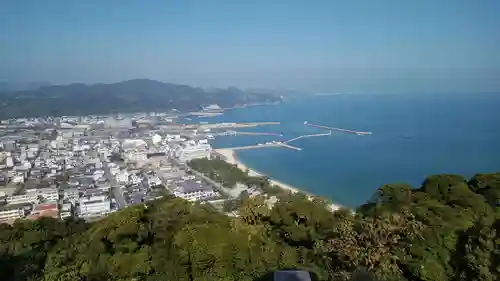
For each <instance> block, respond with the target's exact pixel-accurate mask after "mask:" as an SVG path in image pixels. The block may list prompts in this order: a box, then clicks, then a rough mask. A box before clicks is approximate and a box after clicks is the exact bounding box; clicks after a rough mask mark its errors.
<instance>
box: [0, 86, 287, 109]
mask: <svg viewBox="0 0 500 281" xmlns="http://www.w3.org/2000/svg"><path fill="white" fill-rule="evenodd" d="M279 101H281V99H280V98H279V96H277V95H273V94H266V93H253V92H250V91H243V90H240V89H238V88H234V87H230V88H227V89H215V90H211V91H206V90H203V89H201V88H195V87H190V86H186V85H178V84H170V83H163V82H159V81H154V80H148V79H134V80H128V81H123V82H119V83H113V84H95V85H86V84H70V85H62V86H42V87H39V88H37V89H33V90H22V91H8V92H3V93H0V119H5V118H14V117H35V116H61V115H87V114H107V113H113V112H138V111H167V110H170V109H177V110H179V111H189V110H197V109H200V108H201V107H202V106H205V105H208V104H218V105H219V106H220V107H222V108H228V107H234V106H239V105H245V104H256V103H274V102H279Z"/></svg>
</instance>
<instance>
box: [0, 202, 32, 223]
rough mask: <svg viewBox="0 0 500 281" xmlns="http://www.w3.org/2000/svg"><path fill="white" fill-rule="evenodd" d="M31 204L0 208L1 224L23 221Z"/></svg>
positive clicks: (10, 205) (9, 205)
mask: <svg viewBox="0 0 500 281" xmlns="http://www.w3.org/2000/svg"><path fill="white" fill-rule="evenodd" d="M29 206H31V205H30V204H8V205H4V206H0V223H12V222H14V221H15V220H17V219H22V218H24V217H25V215H26V209H27V208H29Z"/></svg>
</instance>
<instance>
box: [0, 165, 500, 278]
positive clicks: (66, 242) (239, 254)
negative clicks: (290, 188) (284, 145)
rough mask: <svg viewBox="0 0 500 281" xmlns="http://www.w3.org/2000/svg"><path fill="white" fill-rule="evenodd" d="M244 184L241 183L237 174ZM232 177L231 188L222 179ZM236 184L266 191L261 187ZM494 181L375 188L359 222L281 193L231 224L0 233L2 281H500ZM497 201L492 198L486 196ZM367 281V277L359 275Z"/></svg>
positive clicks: (447, 178)
mask: <svg viewBox="0 0 500 281" xmlns="http://www.w3.org/2000/svg"><path fill="white" fill-rule="evenodd" d="M243 174H245V173H243ZM228 178H230V177H229V176H228ZM240 180H242V181H243V182H247V183H248V184H251V185H254V186H255V185H258V184H260V183H262V186H266V187H267V186H268V184H267V182H268V181H267V180H266V179H265V178H262V179H257V178H249V177H248V175H246V176H245V177H244V178H243V179H239V178H238V181H240ZM497 188H498V174H488V175H486V174H481V175H476V176H475V177H473V178H472V179H471V180H470V181H468V182H467V181H466V180H465V179H463V178H462V177H459V176H454V175H435V176H431V177H429V178H427V179H426V180H425V181H424V183H423V184H422V186H421V187H419V188H417V189H413V188H411V187H410V186H408V185H402V184H392V185H384V186H382V187H381V188H380V189H379V190H377V192H376V193H375V195H374V196H373V198H372V199H371V200H370V201H369V202H367V203H366V204H365V205H363V206H360V208H359V209H358V211H357V212H356V213H354V212H351V211H349V210H344V209H342V210H339V211H336V212H334V213H331V211H330V210H329V209H328V202H327V200H322V199H321V198H319V199H317V198H309V197H308V196H305V195H303V194H289V193H283V194H281V195H280V196H279V197H278V201H277V202H275V203H274V204H272V203H270V201H269V200H268V197H267V196H254V197H249V196H242V198H239V199H238V200H236V201H234V202H233V203H234V205H232V206H230V207H231V209H233V210H234V209H237V213H238V214H239V216H238V217H233V216H226V215H224V214H223V213H220V212H218V211H216V210H215V209H213V208H210V207H209V206H208V205H203V204H196V203H195V204H192V203H189V202H187V201H185V200H182V199H179V198H174V197H170V196H168V197H165V198H163V199H160V200H155V201H152V202H149V203H147V204H146V205H138V206H133V207H129V208H127V209H125V210H122V211H120V212H117V213H114V214H112V215H110V216H109V217H107V218H105V219H103V220H101V221H99V222H95V223H84V222H82V221H75V220H68V221H59V220H54V219H46V218H43V219H40V220H37V221H17V222H16V223H14V224H13V225H6V224H3V225H0V274H1V276H2V280H7V281H10V280H12V281H20V280H43V281H56V280H57V281H66V280H68V281H69V280H81V281H83V280H85V281H94V280H95V281H101V280H111V281H114V280H116V281H131V280H144V281H150V280H151V281H153V280H154V281H157V280H158V281H159V280H190V281H191V280H194V281H204V280H207V281H208V280H224V281H225V280H227V281H229V280H231V281H232V280H243V281H245V280H248V281H250V280H258V279H259V278H260V277H261V276H263V275H265V274H266V273H268V272H269V271H272V270H276V269H282V268H301V269H306V270H309V271H312V272H314V273H316V275H317V276H318V277H319V279H320V280H352V278H356V275H360V272H364V270H366V271H368V272H370V273H371V274H372V275H373V276H374V277H375V278H376V280H387V281H391V280H407V281H422V280H426V281H443V280H444V281H447V280H448V281H462V280H463V281H465V280H467V281H469V280H477V281H493V280H500V220H499V219H498V218H497V217H496V214H497V213H498V208H499V207H498V206H497V205H496V204H492V203H496V202H497V201H495V200H494V199H495V198H497V197H495V196H496V193H495V191H496V189H497ZM491 196H493V197H491ZM361 275H362V274H361Z"/></svg>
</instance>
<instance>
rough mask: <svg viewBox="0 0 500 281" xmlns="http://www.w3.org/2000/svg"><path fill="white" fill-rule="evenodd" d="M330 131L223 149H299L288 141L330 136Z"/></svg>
mask: <svg viewBox="0 0 500 281" xmlns="http://www.w3.org/2000/svg"><path fill="white" fill-rule="evenodd" d="M331 135H332V132H331V131H330V132H328V133H324V134H311V135H302V136H298V137H295V138H293V139H289V140H287V141H273V142H267V143H259V144H256V145H248V146H237V147H226V148H225V149H232V150H245V149H255V148H266V147H284V148H288V149H292V150H297V151H301V150H302V148H300V147H296V146H293V145H290V144H289V143H291V142H293V141H296V140H299V139H303V138H313V137H323V136H331Z"/></svg>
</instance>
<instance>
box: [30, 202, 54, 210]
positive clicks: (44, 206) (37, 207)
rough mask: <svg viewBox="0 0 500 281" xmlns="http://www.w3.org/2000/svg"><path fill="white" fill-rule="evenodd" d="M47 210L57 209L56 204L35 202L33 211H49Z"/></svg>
mask: <svg viewBox="0 0 500 281" xmlns="http://www.w3.org/2000/svg"><path fill="white" fill-rule="evenodd" d="M49 210H57V204H54V203H46V204H37V205H35V208H34V210H33V212H35V211H37V212H41V211H49Z"/></svg>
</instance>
